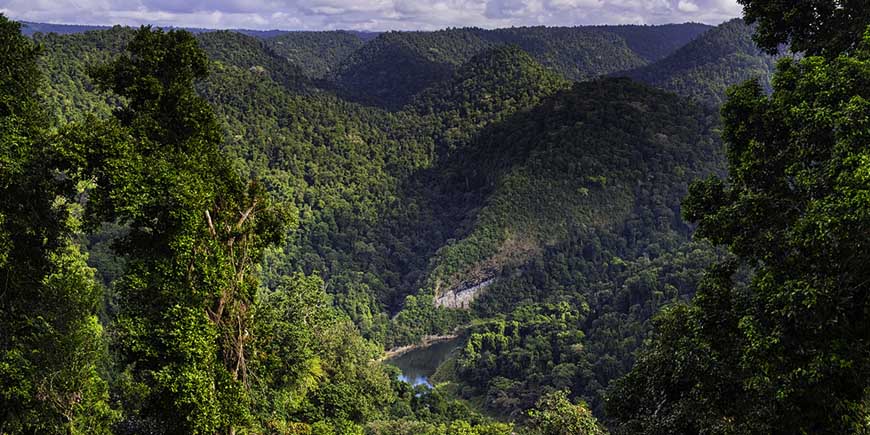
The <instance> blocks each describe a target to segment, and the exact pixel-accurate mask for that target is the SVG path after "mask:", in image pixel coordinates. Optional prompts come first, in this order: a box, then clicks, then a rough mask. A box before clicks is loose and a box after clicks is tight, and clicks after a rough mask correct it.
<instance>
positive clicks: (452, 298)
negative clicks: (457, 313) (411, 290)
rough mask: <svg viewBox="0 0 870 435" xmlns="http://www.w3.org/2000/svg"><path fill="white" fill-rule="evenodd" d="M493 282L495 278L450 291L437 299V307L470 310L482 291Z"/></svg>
mask: <svg viewBox="0 0 870 435" xmlns="http://www.w3.org/2000/svg"><path fill="white" fill-rule="evenodd" d="M493 281H495V278H490V279H488V280H486V281H483V282H481V283H479V284H475V285H473V286H471V287H465V288H460V289H456V290H451V291H448V292H446V293H444V294H443V295H441V296H438V297H437V298H435V306H436V307H438V308H468V307H469V306H471V302H472V301H474V299H476V298H477V295H478V294H479V293H480V291H481V290H483V289H485V288H487V287H489V285H490V284H492V283H493Z"/></svg>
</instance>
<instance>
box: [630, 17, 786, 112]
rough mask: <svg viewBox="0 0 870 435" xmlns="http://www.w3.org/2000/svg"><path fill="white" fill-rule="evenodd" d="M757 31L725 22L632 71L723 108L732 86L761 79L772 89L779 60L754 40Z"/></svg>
mask: <svg viewBox="0 0 870 435" xmlns="http://www.w3.org/2000/svg"><path fill="white" fill-rule="evenodd" d="M752 35H753V28H752V27H750V26H748V25H746V24H745V23H744V22H743V20H740V19H734V20H731V21H728V22H726V23H723V24H721V25H719V26H717V27H715V28H713V29H711V30H709V31H707V32H706V33H704V34H703V35H701V36H699V37H698V38H697V39H695V40H693V41H691V42H689V43H688V44H686V45H685V46H683V47H681V48H680V49H678V50H676V51H675V52H673V53H672V54H671V55H670V56H668V57H666V58H664V59H662V60H660V61H658V62H655V63H653V64H650V65H648V66H645V67H642V68H640V69H637V70H634V71H630V72H629V73H627V75H628V76H629V77H631V78H634V79H636V80H640V81H642V82H645V83H649V84H651V85H653V86H656V87H660V88H662V89H666V90H668V91H671V92H674V93H676V94H679V95H683V96H686V97H690V98H693V99H695V100H696V101H699V102H703V103H707V104H711V105H713V106H719V105H721V104H722V103H723V102H724V101H725V91H726V90H727V89H728V87H729V86H732V85H735V84H738V83H741V82H743V81H746V80H749V79H759V80H760V81H761V83H762V84H763V86H764V87H765V88H766V89H769V88H770V84H769V81H770V76H771V74H772V72H773V68H774V63H775V59H774V58H773V57H771V56H768V55H766V54H764V52H762V50H761V49H760V48H758V47H756V46H755V43H753V41H752Z"/></svg>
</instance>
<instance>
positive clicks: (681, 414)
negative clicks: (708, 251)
mask: <svg viewBox="0 0 870 435" xmlns="http://www.w3.org/2000/svg"><path fill="white" fill-rule="evenodd" d="M740 2H741V3H742V4H744V6H745V7H746V13H747V18H748V19H750V20H754V21H757V22H759V34H758V35H757V40H758V41H759V43H760V44H762V46H763V47H764V48H767V49H768V50H775V49H776V47H777V45H778V44H782V43H786V42H791V43H793V47H794V48H796V49H798V50H805V51H806V52H807V53H808V54H818V55H820V56H809V57H807V58H805V59H803V60H800V61H797V60H793V59H785V60H783V61H781V62H780V64H779V65H778V72H777V74H776V77H775V79H774V92H773V94H772V95H770V96H767V95H765V94H764V93H763V92H762V90H761V88H760V87H759V86H758V85H757V84H756V83H752V82H750V83H746V84H743V85H741V86H738V87H736V88H734V89H732V90H731V91H730V94H729V101H728V103H727V104H726V105H725V106H724V108H723V111H722V113H723V118H724V122H725V130H724V139H725V140H726V142H727V144H728V150H727V155H728V162H729V176H728V178H727V179H726V180H721V179H715V178H714V179H710V180H707V181H704V182H701V183H697V184H695V185H693V186H692V188H691V189H690V194H689V197H688V198H687V200H686V202H685V204H684V206H685V214H686V216H687V217H688V218H689V219H691V220H694V221H697V222H698V223H699V228H698V234H699V236H701V237H705V238H708V239H710V240H711V241H713V242H714V243H717V244H720V245H725V246H727V247H728V248H729V250H730V251H731V252H732V253H733V254H734V255H735V258H736V260H735V261H734V262H732V263H729V264H724V265H720V266H718V267H717V268H716V269H714V270H712V271H711V272H710V273H709V274H708V277H707V279H706V281H705V282H704V284H703V285H702V288H701V289H699V293H698V295H697V297H696V299H695V300H694V301H693V303H692V304H691V305H689V306H679V307H674V308H672V309H671V310H669V311H667V312H666V313H664V314H663V315H662V316H661V317H660V318H659V319H658V327H657V335H656V337H655V338H654V340H653V341H652V343H651V344H650V346H649V347H648V348H647V349H646V351H645V352H644V353H643V354H642V355H641V356H640V358H639V360H638V363H637V364H636V367H635V369H634V370H633V371H632V372H631V373H630V374H629V375H628V376H626V377H625V378H624V379H622V380H621V381H620V382H618V383H617V384H616V387H615V388H614V389H613V391H612V393H611V396H610V398H609V403H608V409H609V412H610V413H611V415H612V416H613V417H615V418H616V419H617V420H618V422H619V430H620V431H621V432H626V433H765V434H767V433H783V434H786V433H787V434H795V433H814V434H821V433H832V434H833V433H866V432H870V399H868V398H870V267H868V264H870V29H868V28H867V26H868V24H870V12H868V3H867V2H865V1H854V2H853V1H848V0H843V1H824V2H820V1H800V2H769V1H760V0H759V1H755V0H741V1H740ZM737 270H746V271H748V272H749V273H750V278H749V279H748V280H747V281H748V282H747V284H746V285H738V284H735V279H734V278H733V276H734V272H735V271H737Z"/></svg>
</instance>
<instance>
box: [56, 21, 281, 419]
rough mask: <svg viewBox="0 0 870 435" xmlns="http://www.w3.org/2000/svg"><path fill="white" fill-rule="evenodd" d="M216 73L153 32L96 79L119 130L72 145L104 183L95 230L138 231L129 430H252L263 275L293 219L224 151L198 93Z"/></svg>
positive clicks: (187, 48) (127, 389) (125, 328)
mask: <svg viewBox="0 0 870 435" xmlns="http://www.w3.org/2000/svg"><path fill="white" fill-rule="evenodd" d="M207 72H208V60H207V58H206V56H205V54H204V53H203V52H202V50H200V49H199V48H198V46H197V42H196V40H195V39H194V37H193V36H192V35H191V34H189V33H187V32H184V31H170V32H163V31H162V30H152V29H151V28H148V27H143V28H142V29H140V30H139V31H137V32H136V34H135V37H134V38H133V40H132V41H131V42H130V44H129V46H128V48H127V53H126V54H124V55H122V56H120V57H119V58H118V59H117V60H115V61H114V62H113V63H111V64H109V65H106V66H105V67H102V68H100V69H98V70H97V71H96V72H95V78H96V81H97V82H98V83H99V84H100V85H101V86H102V87H104V88H105V89H107V90H111V91H113V92H115V93H116V94H118V95H119V96H121V97H123V100H124V101H125V102H126V103H125V104H124V105H123V106H122V107H120V108H118V109H117V110H116V111H115V117H116V120H115V121H114V122H108V123H103V124H100V123H97V122H96V121H94V122H93V124H92V128H91V129H90V130H89V131H88V132H84V133H83V132H81V131H78V130H77V131H72V132H70V134H68V135H67V137H66V141H67V143H68V147H67V148H68V149H69V150H70V154H71V155H75V156H79V158H80V161H79V165H80V166H81V167H82V168H84V169H83V173H84V174H85V176H86V177H91V178H92V179H93V181H94V183H95V186H96V187H95V188H94V189H93V191H91V192H90V195H89V202H88V205H87V217H88V220H89V222H90V223H91V224H97V223H100V222H107V221H108V222H120V223H122V224H125V225H127V226H128V227H129V228H130V230H129V233H128V234H127V235H126V236H125V237H124V238H123V239H122V240H121V241H120V242H119V243H118V244H117V246H116V251H117V252H118V254H120V255H123V256H125V257H126V259H127V270H126V271H125V273H124V275H123V277H122V278H121V279H120V280H119V282H118V283H117V289H118V291H119V293H120V295H121V299H122V300H121V304H120V305H121V311H120V313H119V316H118V319H117V322H116V323H117V332H118V342H119V345H120V348H121V354H122V363H123V364H125V365H126V372H125V376H124V379H125V380H124V393H125V394H124V396H125V397H127V399H128V400H127V402H126V403H125V408H126V409H127V411H128V412H129V413H130V415H129V416H128V418H127V419H126V420H125V423H124V425H122V426H124V427H125V428H126V430H129V431H131V432H140V431H146V430H157V431H160V432H163V433H177V434H204V433H209V434H211V433H217V432H222V433H234V432H235V431H236V430H237V428H240V427H246V426H248V425H250V424H252V419H253V417H252V415H251V409H252V407H251V403H250V397H251V394H250V385H251V379H250V377H249V373H248V366H249V360H250V358H251V357H252V355H251V347H250V343H251V342H252V340H253V337H252V332H253V327H252V325H253V316H254V302H255V296H256V290H257V287H258V283H257V273H256V272H257V267H258V265H259V263H260V261H261V258H262V251H263V249H264V248H265V247H266V246H268V245H270V244H273V243H275V242H277V241H278V240H279V239H280V238H281V235H282V234H283V233H284V231H285V221H286V219H285V213H284V210H283V208H281V207H278V206H277V205H275V204H273V203H272V202H271V201H270V200H269V198H268V197H267V195H266V192H265V191H264V189H263V187H262V186H261V185H259V184H257V183H249V182H247V181H245V180H243V179H242V178H241V177H240V175H239V174H238V173H237V171H236V170H235V169H234V168H233V166H232V164H231V162H230V161H229V160H228V159H227V158H226V157H225V156H224V155H223V154H222V153H221V150H220V143H221V137H222V136H221V130H220V128H219V124H218V123H217V121H216V119H215V116H214V114H213V112H212V109H211V108H210V107H209V106H208V104H207V103H206V102H205V101H204V100H203V99H202V98H200V97H199V96H198V95H197V94H196V92H195V90H194V81H195V80H197V79H201V78H203V77H205V75H206V74H207Z"/></svg>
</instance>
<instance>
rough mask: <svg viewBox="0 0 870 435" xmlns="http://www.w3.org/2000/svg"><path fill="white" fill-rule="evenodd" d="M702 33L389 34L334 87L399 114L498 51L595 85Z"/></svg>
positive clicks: (687, 29) (345, 68)
mask: <svg viewBox="0 0 870 435" xmlns="http://www.w3.org/2000/svg"><path fill="white" fill-rule="evenodd" d="M698 30H699V27H698V26H696V25H691V24H684V25H673V26H667V27H661V28H659V27H650V28H642V27H638V28H636V29H632V28H628V27H626V28H619V27H612V28H611V27H518V28H510V29H495V30H484V29H478V28H462V29H448V30H442V31H437V32H389V33H384V34H381V35H379V36H378V37H377V38H375V39H373V40H372V41H370V42H368V43H366V44H365V45H364V46H363V47H361V48H360V49H359V50H357V51H356V52H355V53H353V54H352V55H351V56H349V57H348V58H346V59H345V61H344V62H342V63H341V64H340V65H339V67H338V69H337V70H336V71H335V73H334V74H333V76H332V78H331V79H330V80H331V81H332V82H333V84H334V86H335V87H336V89H337V90H338V92H339V93H340V94H341V95H343V96H344V97H346V98H350V99H352V100H354V101H359V102H362V103H365V104H371V105H376V106H380V107H385V108H388V109H398V108H400V107H402V106H403V105H405V104H407V103H408V102H410V100H411V99H413V97H414V96H415V95H416V94H417V93H419V92H421V91H422V90H423V89H425V88H426V87H428V86H431V85H433V84H435V83H437V82H440V81H442V80H444V79H446V78H447V77H448V76H449V75H450V74H451V73H452V71H453V70H454V69H455V68H457V67H458V66H459V65H462V64H463V63H465V62H467V61H468V60H470V59H471V58H472V57H474V56H475V55H477V54H478V53H480V52H482V51H484V50H487V49H489V48H492V47H496V46H503V45H515V46H517V47H519V48H521V49H522V50H524V51H525V52H527V53H528V54H529V55H530V56H531V57H532V58H533V59H535V60H536V61H537V62H539V63H540V64H542V65H543V66H545V67H547V68H549V69H551V70H553V71H555V72H557V73H559V74H561V75H562V76H563V77H565V78H567V79H569V80H587V79H590V78H594V77H597V76H600V75H605V74H610V73H614V72H617V71H625V70H629V69H632V68H636V67H639V66H642V65H644V64H646V63H647V62H648V60H647V58H655V57H656V56H658V55H664V52H665V51H667V50H670V49H675V48H676V47H677V46H678V45H679V44H680V43H681V42H682V41H686V40H689V39H691V38H692V37H693V36H695V35H696V34H697V33H698ZM623 35H624V36H623ZM629 41H630V42H629ZM631 46H633V47H635V48H637V50H638V52H635V51H633V50H632V48H631ZM652 47H656V48H655V49H653V48H652Z"/></svg>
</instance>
